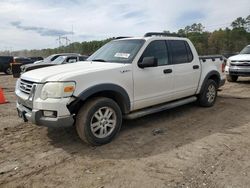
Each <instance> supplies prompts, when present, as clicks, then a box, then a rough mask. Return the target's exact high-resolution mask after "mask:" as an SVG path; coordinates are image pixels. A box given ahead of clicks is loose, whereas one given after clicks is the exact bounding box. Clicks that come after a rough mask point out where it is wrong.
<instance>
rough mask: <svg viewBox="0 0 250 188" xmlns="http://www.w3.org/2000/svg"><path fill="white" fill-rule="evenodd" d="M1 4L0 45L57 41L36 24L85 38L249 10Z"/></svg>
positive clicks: (152, 2) (226, 0)
mask: <svg viewBox="0 0 250 188" xmlns="http://www.w3.org/2000/svg"><path fill="white" fill-rule="evenodd" d="M0 10H1V11H0V32H1V35H0V50H3V49H5V48H6V46H9V47H12V48H13V49H32V48H47V47H56V46H57V43H56V37H51V36H42V35H41V33H40V34H39V32H37V30H38V29H37V28H40V29H41V28H43V29H48V30H52V31H55V30H57V31H61V30H62V31H67V32H70V31H71V29H72V26H73V28H74V35H73V36H70V35H69V36H68V37H69V38H70V39H71V40H72V41H83V40H92V39H104V38H107V37H113V36H120V35H125V36H131V35H135V36H136V35H137V36H138V35H143V34H144V33H145V32H148V31H162V30H170V31H176V30H178V29H179V27H184V26H185V25H186V24H187V23H193V22H202V23H203V24H204V25H205V26H208V27H207V29H209V30H211V29H216V28H218V27H222V26H228V25H229V23H230V22H232V21H233V20H234V19H235V18H237V17H239V16H243V17H245V16H247V15H249V14H250V7H249V0H238V1H235V0H207V1H200V0H186V1H182V0H176V1H170V0H134V1H125V0H116V1H108V0H103V1H100V0H44V1H39V0H2V1H1V2H0ZM13 22H16V23H17V22H20V23H21V26H20V27H19V28H17V27H15V26H14V25H13V24H11V23H13ZM24 28H26V30H24ZM27 28H36V29H33V30H32V29H27Z"/></svg>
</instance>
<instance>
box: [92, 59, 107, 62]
mask: <svg viewBox="0 0 250 188" xmlns="http://www.w3.org/2000/svg"><path fill="white" fill-rule="evenodd" d="M91 61H100V62H106V61H105V60H104V59H93V60H91Z"/></svg>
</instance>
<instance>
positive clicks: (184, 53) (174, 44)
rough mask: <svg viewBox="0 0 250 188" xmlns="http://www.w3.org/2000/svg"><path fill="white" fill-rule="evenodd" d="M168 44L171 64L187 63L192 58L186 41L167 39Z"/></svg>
mask: <svg viewBox="0 0 250 188" xmlns="http://www.w3.org/2000/svg"><path fill="white" fill-rule="evenodd" d="M169 45H170V48H171V51H172V61H173V64H181V63H189V62H191V61H192V60H193V54H192V52H191V49H190V47H189V45H188V44H187V42H186V41H182V40H172V41H169Z"/></svg>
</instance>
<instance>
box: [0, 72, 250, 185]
mask: <svg viewBox="0 0 250 188" xmlns="http://www.w3.org/2000/svg"><path fill="white" fill-rule="evenodd" d="M0 86H1V87H2V88H4V92H5V96H6V98H7V99H8V100H9V102H10V103H8V104H2V105H0V187H91V188H92V187H94V188H118V187H136V188H138V187H143V188H154V187H156V188H161V187H186V188H187V187H189V188H191V187H195V188H196V187H216V188H220V187H225V188H231V187H232V188H233V187H237V188H241V187H242V188H245V187H249V185H250V115H249V114H250V79H249V78H244V79H240V81H239V82H237V83H226V85H225V86H224V87H223V88H222V91H220V92H219V97H218V99H217V102H216V105H215V106H214V107H212V108H201V107H198V106H197V105H195V104H189V105H186V106H182V107H179V108H176V109H172V110H169V111H165V112H161V113H158V114H154V115H150V116H147V117H144V118H140V119H137V120H133V121H125V122H124V123H123V125H124V126H123V128H122V130H121V132H120V134H119V135H118V137H117V138H116V139H115V140H114V141H113V142H111V143H110V144H107V145H104V146H100V147H91V146H88V145H86V144H85V143H83V142H81V140H80V139H79V138H78V136H77V134H76V132H75V130H74V129H73V128H67V129H65V128H56V129H48V128H45V127H38V126H35V125H32V124H31V123H23V122H22V120H21V119H19V118H18V117H17V113H16V109H15V95H14V87H15V79H13V78H12V77H11V76H6V75H4V74H0ZM156 129H160V131H159V132H160V134H153V133H154V132H155V130H156ZM156 132H157V131H156Z"/></svg>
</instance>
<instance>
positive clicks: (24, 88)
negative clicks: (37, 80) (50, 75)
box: [19, 79, 34, 95]
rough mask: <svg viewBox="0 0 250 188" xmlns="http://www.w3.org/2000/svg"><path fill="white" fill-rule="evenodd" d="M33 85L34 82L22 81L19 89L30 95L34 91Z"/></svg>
mask: <svg viewBox="0 0 250 188" xmlns="http://www.w3.org/2000/svg"><path fill="white" fill-rule="evenodd" d="M33 84H34V82H31V81H27V80H23V79H21V80H20V84H19V89H20V90H21V91H22V92H24V93H26V94H28V95H29V94H30V93H31V91H32V87H33Z"/></svg>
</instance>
